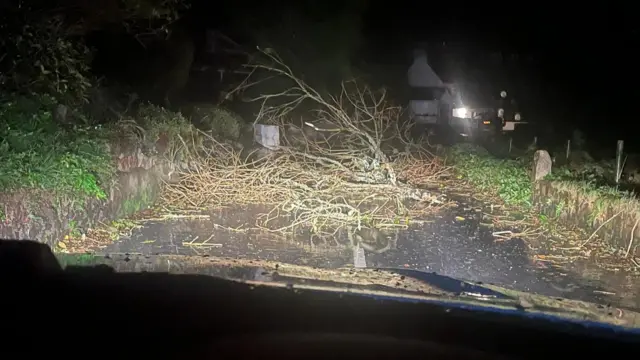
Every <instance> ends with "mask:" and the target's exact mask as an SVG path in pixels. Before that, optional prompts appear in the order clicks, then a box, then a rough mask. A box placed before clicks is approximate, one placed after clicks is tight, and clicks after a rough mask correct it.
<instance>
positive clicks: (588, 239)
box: [579, 211, 622, 248]
mask: <svg viewBox="0 0 640 360" xmlns="http://www.w3.org/2000/svg"><path fill="white" fill-rule="evenodd" d="M621 213H622V211H619V212H618V213H617V214H615V215H613V216H612V217H610V218H609V219H607V221H605V222H603V223H602V224H600V226H598V228H597V229H596V231H594V232H593V233H592V234H591V236H589V238H587V240H585V241H584V242H583V243H582V244H580V246H579V248H583V247H584V246H585V245H587V243H588V242H589V241H591V239H592V238H593V237H594V236H596V234H597V233H598V231H599V230H600V229H601V228H602V227H603V226H605V225H606V224H607V223H608V222H609V221H611V220H613V219H614V218H616V217H617V216H618V215H620V214H621Z"/></svg>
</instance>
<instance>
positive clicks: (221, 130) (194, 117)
mask: <svg viewBox="0 0 640 360" xmlns="http://www.w3.org/2000/svg"><path fill="white" fill-rule="evenodd" d="M188 115H189V117H190V118H191V121H192V123H193V124H194V125H195V126H196V127H198V128H200V129H202V130H204V131H211V132H212V133H213V135H215V136H219V137H221V138H225V139H232V140H237V139H238V138H239V137H240V131H241V130H242V127H243V125H244V121H243V120H242V118H240V116H239V115H237V114H235V113H233V112H231V111H229V110H226V109H223V108H220V107H217V106H214V105H195V106H192V107H191V108H190V109H189V110H188Z"/></svg>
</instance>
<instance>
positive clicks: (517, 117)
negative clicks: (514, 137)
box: [513, 113, 522, 121]
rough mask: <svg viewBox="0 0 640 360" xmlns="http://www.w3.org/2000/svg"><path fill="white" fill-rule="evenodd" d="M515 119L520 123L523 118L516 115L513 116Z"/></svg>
mask: <svg viewBox="0 0 640 360" xmlns="http://www.w3.org/2000/svg"><path fill="white" fill-rule="evenodd" d="M513 118H514V119H515V120H516V121H520V119H522V117H521V116H520V113H516V114H515V115H514V116H513Z"/></svg>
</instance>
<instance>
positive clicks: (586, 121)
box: [193, 0, 640, 143]
mask: <svg viewBox="0 0 640 360" xmlns="http://www.w3.org/2000/svg"><path fill="white" fill-rule="evenodd" d="M207 3H208V4H207ZM227 3H228V5H225V6H224V7H221V3H219V2H215V4H212V3H211V2H208V1H199V2H198V1H197V2H196V3H195V5H194V7H193V10H194V12H193V13H194V14H197V15H195V16H194V19H195V20H193V21H194V22H195V23H198V24H200V26H206V27H217V28H219V29H221V30H222V31H223V32H227V33H230V36H233V35H234V34H236V35H237V37H241V36H242V35H240V32H239V30H240V29H238V28H237V25H236V27H235V28H234V25H233V24H234V23H237V19H240V18H243V17H247V16H249V15H251V14H253V15H256V14H258V15H260V16H261V17H263V18H265V17H267V16H270V17H271V18H273V19H277V18H278V14H279V13H281V12H282V10H283V9H292V8H300V7H301V6H303V7H305V8H306V9H307V13H309V12H310V13H312V14H313V16H315V17H317V18H322V17H323V16H331V15H332V14H336V13H339V12H340V11H346V10H345V8H348V6H346V5H345V2H341V1H329V2H326V1H325V2H318V1H308V2H297V1H280V2H271V3H267V2H259V1H254V0H252V1H244V2H242V3H232V2H227ZM355 3H356V5H354V7H355V8H357V9H359V11H358V12H359V13H360V14H361V19H362V24H363V27H362V36H363V39H364V48H365V50H364V51H363V52H362V53H361V57H362V58H361V59H356V60H361V61H366V62H368V63H378V64H380V65H384V66H389V67H390V68H391V67H392V66H396V67H403V66H408V64H409V63H410V56H409V54H410V49H411V47H412V45H413V44H415V43H416V42H426V43H428V44H430V46H431V47H432V49H431V50H430V54H429V57H430V60H433V61H434V62H436V63H437V62H438V57H439V55H440V52H441V48H439V47H438V46H445V47H447V46H448V47H451V46H454V47H457V48H463V49H464V50H465V51H464V52H465V56H466V58H467V61H471V62H473V57H474V56H479V55H478V54H483V53H484V54H486V53H490V52H501V53H502V54H504V55H505V56H508V55H513V54H517V55H518V59H519V60H518V61H516V63H517V64H516V67H517V68H518V69H517V70H518V73H519V74H520V75H521V77H519V78H518V80H516V79H511V81H512V82H517V84H515V85H514V86H519V87H521V89H522V90H521V91H520V92H521V93H525V92H526V91H529V92H530V94H528V97H529V99H521V100H522V102H525V101H528V102H529V103H530V104H531V108H535V111H534V112H535V117H536V120H537V121H541V122H547V123H555V124H568V125H570V126H569V127H574V126H580V127H581V128H582V129H583V130H584V131H585V132H587V133H588V134H597V136H598V137H599V138H602V139H603V141H606V142H607V143H608V142H610V141H611V139H615V138H618V137H623V136H624V137H626V138H627V140H632V139H631V138H629V134H630V133H631V130H634V129H635V127H636V126H635V123H636V122H638V121H640V115H636V114H635V112H634V111H633V110H632V109H631V108H633V107H634V104H635V102H636V101H637V100H636V98H637V94H638V90H637V88H636V86H635V84H636V83H638V81H639V80H640V76H638V71H637V67H638V66H637V65H636V63H637V61H636V56H635V52H636V50H638V47H639V46H638V45H639V41H638V39H639V34H638V31H637V29H638V26H636V21H635V20H636V19H635V18H634V15H633V11H632V10H631V8H630V5H629V6H626V7H613V6H610V7H607V6H594V5H591V6H590V5H584V4H583V5H580V6H578V5H573V6H565V5H561V4H557V6H555V7H553V6H549V5H544V4H539V3H531V4H530V5H527V4H521V3H515V2H513V3H511V5H507V4H504V3H503V4H495V5H488V4H486V3H487V2H483V4H475V5H467V4H464V3H457V2H456V3H452V2H445V4H444V5H443V4H441V3H436V4H432V5H429V4H428V3H427V2H422V3H421V5H419V6H418V5H417V4H416V2H413V1H404V0H403V1H387V2H383V1H356V2H355ZM301 4H306V5H301ZM309 10H311V11H309ZM309 21H314V20H313V19H310V20H309ZM276 22H277V21H276ZM245 26H246V25H245ZM240 40H242V39H240ZM469 59H471V60H469ZM444 77H446V76H444ZM636 117H639V118H638V119H636ZM603 123H606V124H607V126H606V127H603ZM574 124H575V125H574ZM613 124H615V125H616V126H612V125H613ZM592 137H593V136H592Z"/></svg>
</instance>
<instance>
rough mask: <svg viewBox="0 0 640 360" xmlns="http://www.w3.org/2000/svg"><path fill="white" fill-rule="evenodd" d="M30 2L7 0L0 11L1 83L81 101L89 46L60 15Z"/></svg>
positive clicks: (10, 88) (87, 80)
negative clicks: (70, 32)
mask: <svg viewBox="0 0 640 360" xmlns="http://www.w3.org/2000/svg"><path fill="white" fill-rule="evenodd" d="M31 3H33V2H30V3H28V2H24V3H23V2H19V1H10V2H9V4H5V5H4V6H3V7H2V9H1V10H0V11H1V12H2V14H1V15H0V22H1V23H2V25H0V47H2V50H3V53H4V54H3V56H0V85H2V87H3V90H4V91H7V92H20V93H23V94H25V93H26V94H48V95H51V96H53V97H55V98H56V99H58V101H60V102H64V103H66V104H77V103H79V102H83V101H85V100H86V98H87V92H88V90H89V89H90V87H91V80H90V77H89V75H88V74H89V65H88V64H89V61H90V53H89V49H88V48H87V47H86V46H85V45H84V42H83V40H82V39H81V38H74V37H71V36H69V34H68V33H67V26H66V25H65V24H64V22H63V19H64V17H63V16H61V15H57V14H51V13H50V12H49V11H45V10H48V9H47V8H44V9H43V8H41V7H36V6H35V5H29V4H31ZM41 6H44V5H41ZM48 6H50V5H48Z"/></svg>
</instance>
